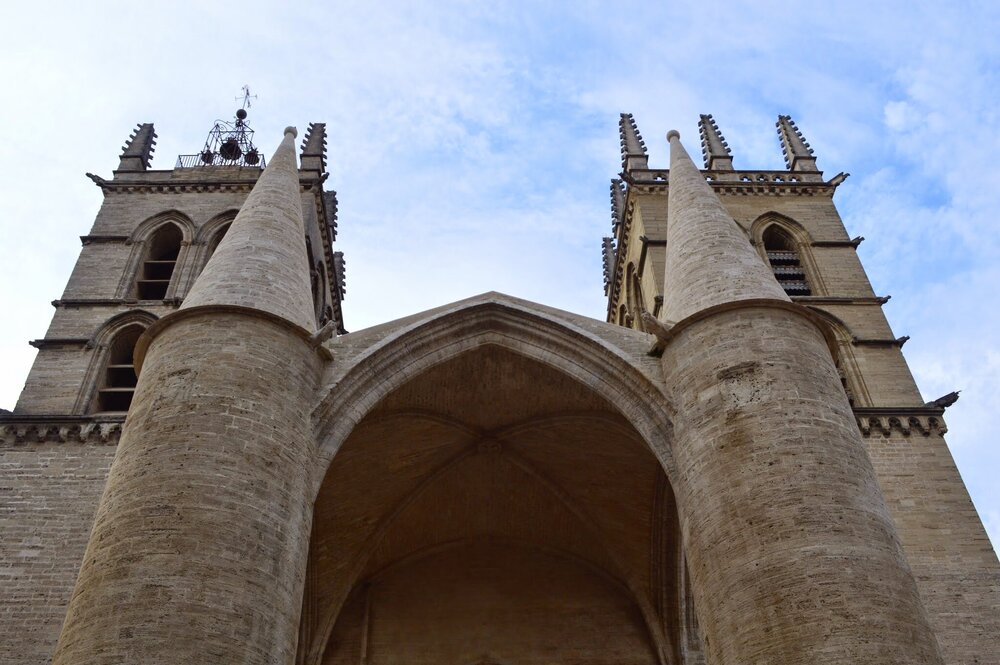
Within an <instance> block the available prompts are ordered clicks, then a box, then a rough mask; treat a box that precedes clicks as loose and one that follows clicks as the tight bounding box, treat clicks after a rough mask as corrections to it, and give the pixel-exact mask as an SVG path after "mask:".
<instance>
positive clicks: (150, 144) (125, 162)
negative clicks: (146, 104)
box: [117, 122, 156, 171]
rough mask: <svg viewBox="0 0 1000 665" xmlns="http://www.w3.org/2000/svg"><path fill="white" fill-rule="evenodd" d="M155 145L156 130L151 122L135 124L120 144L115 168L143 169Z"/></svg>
mask: <svg viewBox="0 0 1000 665" xmlns="http://www.w3.org/2000/svg"><path fill="white" fill-rule="evenodd" d="M155 146H156V132H155V131H153V123H151V122H143V123H140V124H138V125H136V126H135V129H134V130H132V133H131V134H130V135H129V137H128V141H127V142H126V143H125V145H123V146H122V154H121V161H119V162H118V169H117V170H119V171H145V170H146V169H148V168H149V162H150V160H152V159H153V151H154V150H156V148H155Z"/></svg>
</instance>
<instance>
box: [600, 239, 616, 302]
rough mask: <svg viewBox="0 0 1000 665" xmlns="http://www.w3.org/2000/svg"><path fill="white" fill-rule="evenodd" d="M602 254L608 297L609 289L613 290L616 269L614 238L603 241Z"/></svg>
mask: <svg viewBox="0 0 1000 665" xmlns="http://www.w3.org/2000/svg"><path fill="white" fill-rule="evenodd" d="M601 254H602V258H603V259H604V295H608V289H610V288H611V281H612V277H613V275H612V273H613V271H614V269H615V240H614V238H604V239H603V240H602V241H601Z"/></svg>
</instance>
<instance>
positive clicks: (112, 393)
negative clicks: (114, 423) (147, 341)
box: [94, 326, 143, 412]
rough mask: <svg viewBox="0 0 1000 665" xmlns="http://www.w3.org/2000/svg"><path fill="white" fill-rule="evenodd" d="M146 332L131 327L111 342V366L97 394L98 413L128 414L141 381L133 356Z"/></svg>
mask: <svg viewBox="0 0 1000 665" xmlns="http://www.w3.org/2000/svg"><path fill="white" fill-rule="evenodd" d="M142 331H143V329H142V327H141V326H129V327H128V328H125V329H124V330H122V331H121V332H119V333H118V334H117V335H116V336H115V338H114V340H113V341H112V342H111V347H110V348H109V349H108V363H107V365H105V368H104V376H103V380H102V381H101V387H100V388H99V389H98V391H97V399H96V403H95V407H94V410H95V411H98V412H125V411H128V409H129V407H130V406H131V405H132V395H133V393H135V385H136V382H137V381H138V379H137V377H136V373H135V365H134V363H133V361H132V354H133V352H134V351H135V344H136V342H137V341H138V340H139V336H140V335H141V334H142Z"/></svg>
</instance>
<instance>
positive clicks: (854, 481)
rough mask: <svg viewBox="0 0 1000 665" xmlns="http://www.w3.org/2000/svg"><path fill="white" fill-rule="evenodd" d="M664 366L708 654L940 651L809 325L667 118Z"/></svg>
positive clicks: (879, 655)
mask: <svg viewBox="0 0 1000 665" xmlns="http://www.w3.org/2000/svg"><path fill="white" fill-rule="evenodd" d="M667 136H668V140H669V141H670V153H671V160H670V161H671V163H670V176H669V177H670V188H669V201H668V221H667V249H666V251H667V255H666V269H665V284H664V305H663V313H662V315H661V316H660V319H661V321H664V324H663V328H664V329H663V330H661V331H660V335H659V336H660V338H661V344H662V346H663V347H664V349H663V371H664V374H665V379H666V384H667V385H668V386H671V390H672V393H673V394H672V398H673V401H674V405H675V408H676V421H675V423H674V425H675V435H676V442H675V447H674V457H675V460H676V464H677V470H678V478H677V479H675V485H676V486H675V489H676V492H677V499H678V504H679V507H680V510H679V512H680V515H681V522H682V531H683V537H684V543H685V551H686V555H687V560H688V565H689V567H690V574H691V580H692V586H693V591H694V597H695V607H696V608H697V611H698V618H699V621H700V623H701V628H702V630H703V633H704V642H705V649H706V652H707V656H708V662H709V663H726V664H727V665H732V664H736V663H747V664H750V663H754V664H759V663H782V664H787V665H792V664H801V665H806V664H809V665H812V664H814V663H844V664H847V663H870V664H874V663H878V664H886V663H940V662H941V660H940V655H939V653H938V648H937V644H936V642H935V639H934V636H933V634H932V633H931V630H930V628H929V626H928V623H927V619H926V615H925V611H924V608H923V606H922V605H921V603H920V600H919V597H918V595H917V589H916V586H915V583H914V580H913V577H912V575H911V573H910V570H909V567H908V565H907V563H906V561H905V559H904V556H903V552H902V549H901V546H900V544H899V540H898V538H897V535H896V533H895V527H894V524H893V521H892V518H891V516H890V514H889V511H888V508H887V506H886V503H885V500H884V498H883V496H882V493H881V491H880V489H879V486H878V482H877V480H876V477H875V473H874V471H873V468H872V464H871V461H870V460H869V458H868V455H867V453H866V451H865V448H864V446H863V444H862V441H861V439H860V435H859V433H858V429H857V425H856V422H855V419H854V416H853V415H852V412H851V407H850V405H849V403H848V400H847V397H846V395H845V394H844V391H843V389H842V387H841V384H840V380H839V377H838V373H837V369H836V367H835V365H834V361H833V359H832V356H831V353H830V350H829V348H828V346H827V341H826V339H825V337H824V333H823V332H822V331H821V329H820V327H819V326H818V325H817V323H816V321H815V320H814V318H813V315H811V314H810V313H809V312H808V310H806V308H804V307H802V306H800V305H796V304H793V303H792V302H791V301H790V299H789V298H788V296H787V295H786V294H785V293H784V291H783V289H782V288H781V287H780V286H779V285H778V283H777V281H776V280H775V278H774V277H773V275H772V274H771V271H770V270H769V268H768V267H767V266H766V265H765V264H764V262H763V261H762V260H761V258H760V257H759V256H758V254H757V253H756V252H755V251H754V249H753V248H752V247H751V245H750V243H749V241H748V239H747V237H746V235H745V234H744V233H743V231H742V230H741V229H740V228H739V227H738V226H737V224H736V223H735V222H734V221H733V219H732V218H731V217H730V216H729V214H728V213H727V212H726V210H725V209H724V208H723V206H722V204H721V202H720V201H719V199H718V197H717V196H716V195H715V194H714V193H713V191H712V190H711V188H710V186H709V185H708V184H707V183H706V181H705V177H704V175H703V174H702V173H700V172H699V170H698V169H697V168H696V167H695V166H694V164H693V163H692V162H691V159H690V157H689V156H688V154H687V152H686V151H685V150H684V148H683V146H682V145H681V143H680V140H679V136H678V135H677V133H676V132H671V133H669V134H668V135H667Z"/></svg>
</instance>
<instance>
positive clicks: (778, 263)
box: [763, 225, 812, 296]
mask: <svg viewBox="0 0 1000 665" xmlns="http://www.w3.org/2000/svg"><path fill="white" fill-rule="evenodd" d="M763 241H764V252H765V253H766V254H767V261H768V263H770V264H771V270H772V271H773V272H774V276H775V278H776V279H777V280H778V284H781V288H783V289H784V290H785V293H787V294H788V295H790V296H808V295H811V294H812V289H810V288H809V280H808V278H807V277H806V271H805V268H804V267H803V265H802V260H801V258H800V257H799V252H798V250H797V249H796V246H795V241H793V240H792V238H791V236H789V235H788V233H787V232H786V231H785V230H784V229H782V228H781V227H780V226H777V225H771V226H769V227H767V229H765V230H764V236H763Z"/></svg>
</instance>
